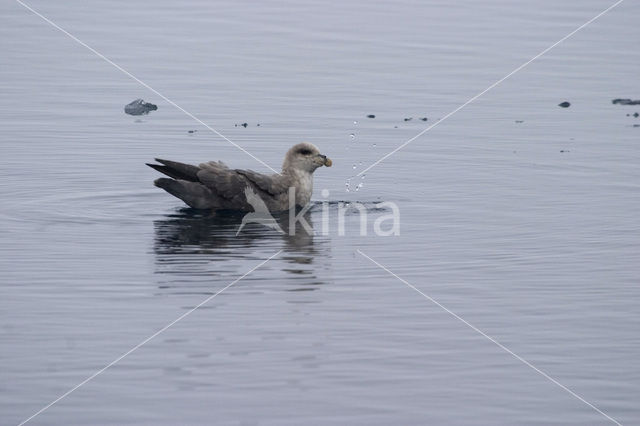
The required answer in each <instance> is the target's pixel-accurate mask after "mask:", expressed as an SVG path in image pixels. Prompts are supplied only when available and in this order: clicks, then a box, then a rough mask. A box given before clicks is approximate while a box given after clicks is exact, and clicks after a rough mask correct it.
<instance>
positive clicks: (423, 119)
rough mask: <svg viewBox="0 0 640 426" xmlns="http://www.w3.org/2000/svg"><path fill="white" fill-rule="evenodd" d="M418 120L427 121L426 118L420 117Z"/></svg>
mask: <svg viewBox="0 0 640 426" xmlns="http://www.w3.org/2000/svg"><path fill="white" fill-rule="evenodd" d="M420 120H422V121H427V120H428V118H427V117H422V118H421V119H420Z"/></svg>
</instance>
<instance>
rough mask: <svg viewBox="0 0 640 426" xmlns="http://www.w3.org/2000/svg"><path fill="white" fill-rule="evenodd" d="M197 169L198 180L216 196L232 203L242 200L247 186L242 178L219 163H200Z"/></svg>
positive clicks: (245, 180) (246, 182)
mask: <svg viewBox="0 0 640 426" xmlns="http://www.w3.org/2000/svg"><path fill="white" fill-rule="evenodd" d="M198 167H200V171H199V172H198V180H199V181H200V182H201V183H202V184H203V185H205V186H206V187H207V188H209V189H210V190H211V191H213V192H214V193H215V194H216V195H218V196H219V197H222V198H224V199H226V200H229V201H234V202H237V201H239V200H240V199H242V200H244V189H245V188H246V187H247V185H248V184H249V182H248V180H247V179H246V178H245V177H244V176H242V175H241V174H239V173H237V172H236V171H235V170H232V169H229V168H228V167H227V166H226V165H225V164H224V163H222V162H220V161H210V162H208V163H202V164H200V165H199V166H198Z"/></svg>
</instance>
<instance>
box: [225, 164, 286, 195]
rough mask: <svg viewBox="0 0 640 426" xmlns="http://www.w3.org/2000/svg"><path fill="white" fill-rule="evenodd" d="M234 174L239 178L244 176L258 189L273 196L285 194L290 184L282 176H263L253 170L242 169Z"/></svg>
mask: <svg viewBox="0 0 640 426" xmlns="http://www.w3.org/2000/svg"><path fill="white" fill-rule="evenodd" d="M235 172H236V173H238V174H239V175H240V176H244V177H245V178H247V179H248V180H249V181H250V182H251V183H253V184H254V185H256V186H257V187H258V188H260V189H261V190H263V191H265V192H268V193H269V194H271V195H273V196H276V195H279V194H282V193H284V192H287V191H288V190H289V186H290V183H291V182H290V179H289V178H288V177H286V176H283V175H263V174H262V173H257V172H254V171H253V170H242V169H236V170H235Z"/></svg>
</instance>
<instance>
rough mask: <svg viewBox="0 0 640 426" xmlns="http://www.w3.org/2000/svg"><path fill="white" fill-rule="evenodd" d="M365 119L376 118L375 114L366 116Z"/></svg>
mask: <svg viewBox="0 0 640 426" xmlns="http://www.w3.org/2000/svg"><path fill="white" fill-rule="evenodd" d="M367 118H376V116H375V114H369V115H367Z"/></svg>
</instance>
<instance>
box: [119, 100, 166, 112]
mask: <svg viewBox="0 0 640 426" xmlns="http://www.w3.org/2000/svg"><path fill="white" fill-rule="evenodd" d="M157 109H158V106H157V105H154V104H150V103H148V102H145V101H143V100H142V99H136V100H135V101H133V102H131V103H130V104H127V105H125V106H124V112H125V113H126V114H129V115H145V114H149V111H155V110H157Z"/></svg>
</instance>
